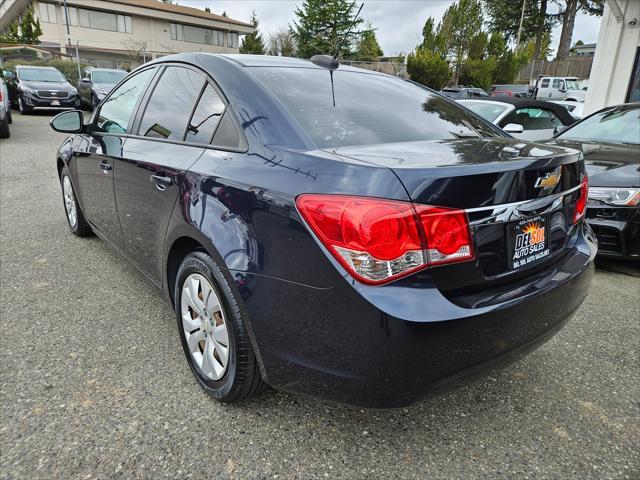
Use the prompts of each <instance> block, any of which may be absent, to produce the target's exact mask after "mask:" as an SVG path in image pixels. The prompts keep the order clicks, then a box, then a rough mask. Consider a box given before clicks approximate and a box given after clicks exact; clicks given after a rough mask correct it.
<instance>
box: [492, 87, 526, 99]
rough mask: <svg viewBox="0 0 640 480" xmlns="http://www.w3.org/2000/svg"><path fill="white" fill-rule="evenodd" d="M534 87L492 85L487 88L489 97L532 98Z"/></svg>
mask: <svg viewBox="0 0 640 480" xmlns="http://www.w3.org/2000/svg"><path fill="white" fill-rule="evenodd" d="M533 94H534V87H532V86H531V85H492V86H491V88H490V89H489V95H490V96H491V97H507V98H512V97H515V98H532V97H533Z"/></svg>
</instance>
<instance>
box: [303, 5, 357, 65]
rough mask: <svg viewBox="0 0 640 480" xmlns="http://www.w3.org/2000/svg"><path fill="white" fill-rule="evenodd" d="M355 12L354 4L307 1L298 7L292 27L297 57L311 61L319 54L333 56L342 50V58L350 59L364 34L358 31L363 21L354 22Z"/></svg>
mask: <svg viewBox="0 0 640 480" xmlns="http://www.w3.org/2000/svg"><path fill="white" fill-rule="evenodd" d="M356 13H357V9H356V5H355V2H348V1H347V0H304V1H303V2H302V6H301V7H297V8H296V11H295V14H296V17H297V18H296V20H294V22H293V26H292V34H293V38H294V39H295V41H296V43H297V46H298V55H299V56H300V57H301V58H311V57H312V56H313V55H316V54H326V55H334V54H335V53H336V51H337V50H338V48H341V52H340V55H339V56H341V57H351V56H352V55H353V50H354V46H355V44H356V42H357V40H358V38H359V37H360V35H361V34H362V33H363V32H361V31H358V26H359V25H360V24H361V23H362V19H361V18H358V19H357V20H355V22H354V18H355V15H356ZM350 29H351V30H350ZM349 30H350V31H349Z"/></svg>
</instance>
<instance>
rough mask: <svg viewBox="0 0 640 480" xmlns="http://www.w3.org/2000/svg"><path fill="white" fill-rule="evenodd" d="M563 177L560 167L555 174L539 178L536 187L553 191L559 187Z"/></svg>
mask: <svg viewBox="0 0 640 480" xmlns="http://www.w3.org/2000/svg"><path fill="white" fill-rule="evenodd" d="M561 176H562V171H561V170H560V167H558V168H556V169H555V170H554V171H553V172H549V173H547V174H546V175H545V176H544V177H538V179H537V180H536V185H535V187H536V188H542V189H544V190H551V189H553V187H555V186H556V185H558V183H559V182H560V177H561Z"/></svg>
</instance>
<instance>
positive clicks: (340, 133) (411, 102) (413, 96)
mask: <svg viewBox="0 0 640 480" xmlns="http://www.w3.org/2000/svg"><path fill="white" fill-rule="evenodd" d="M252 73H253V74H254V75H255V76H256V77H258V79H259V80H261V81H262V82H263V83H264V84H265V85H266V86H267V88H268V89H269V90H270V91H271V92H272V93H273V94H274V95H275V96H276V97H277V98H278V100H280V102H282V104H283V105H284V106H285V107H286V108H287V109H288V111H289V112H290V113H291V115H292V116H293V117H294V118H295V120H297V122H298V123H299V124H300V126H301V127H302V128H303V130H304V131H305V132H306V133H307V134H308V135H309V137H311V140H312V141H313V142H314V143H315V144H316V145H317V146H318V148H336V147H341V146H349V145H367V144H376V143H395V142H411V141H420V140H441V139H455V138H464V137H481V136H482V137H485V136H490V137H496V136H501V135H500V133H498V131H497V130H496V129H494V128H492V127H491V126H490V125H489V124H488V123H486V122H485V121H483V120H482V119H480V118H478V117H477V116H475V115H473V114H471V113H469V112H467V111H465V110H463V109H462V108H460V107H459V106H458V105H456V104H455V102H452V101H450V100H447V99H445V98H443V97H442V96H441V95H438V94H436V93H434V92H431V91H429V90H426V89H424V88H422V87H419V86H417V85H415V84H413V83H410V82H406V81H404V80H400V79H397V78H394V77H390V76H386V75H375V74H368V73H359V72H353V71H340V70H336V71H335V72H334V74H333V77H334V85H335V99H336V106H335V107H334V106H333V100H332V95H331V80H330V77H329V71H328V70H324V69H322V70H321V69H314V68H270V67H254V68H252Z"/></svg>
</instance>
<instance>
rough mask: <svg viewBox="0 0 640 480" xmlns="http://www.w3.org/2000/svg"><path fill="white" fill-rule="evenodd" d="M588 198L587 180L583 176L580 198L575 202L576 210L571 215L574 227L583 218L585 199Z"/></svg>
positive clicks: (585, 207)
mask: <svg viewBox="0 0 640 480" xmlns="http://www.w3.org/2000/svg"><path fill="white" fill-rule="evenodd" d="M588 198H589V178H588V177H587V176H586V175H585V176H584V177H582V183H580V196H579V197H578V200H577V201H576V209H575V210H574V213H573V223H574V225H575V224H576V223H578V222H579V221H580V219H581V218H582V217H584V213H585V212H586V211H587V199H588Z"/></svg>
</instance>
